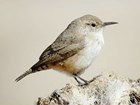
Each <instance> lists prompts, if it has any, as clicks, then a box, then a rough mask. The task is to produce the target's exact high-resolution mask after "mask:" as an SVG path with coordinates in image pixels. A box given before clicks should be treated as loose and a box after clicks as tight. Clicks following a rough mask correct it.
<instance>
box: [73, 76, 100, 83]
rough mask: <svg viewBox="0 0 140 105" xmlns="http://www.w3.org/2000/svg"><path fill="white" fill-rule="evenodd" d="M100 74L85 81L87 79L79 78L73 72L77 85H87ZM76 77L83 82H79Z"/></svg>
mask: <svg viewBox="0 0 140 105" xmlns="http://www.w3.org/2000/svg"><path fill="white" fill-rule="evenodd" d="M100 76H101V75H98V76H96V77H94V78H92V79H91V80H89V81H87V80H85V79H83V78H81V77H80V76H78V75H77V74H74V79H75V80H76V81H77V83H78V86H87V85H89V84H90V83H91V82H93V81H94V80H95V79H96V78H98V77H100ZM78 79H80V80H82V81H83V82H84V83H83V82H80V81H79V80H78Z"/></svg>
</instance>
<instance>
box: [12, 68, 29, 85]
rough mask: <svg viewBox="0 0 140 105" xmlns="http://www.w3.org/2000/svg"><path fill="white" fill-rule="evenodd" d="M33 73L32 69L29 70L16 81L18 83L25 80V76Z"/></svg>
mask: <svg viewBox="0 0 140 105" xmlns="http://www.w3.org/2000/svg"><path fill="white" fill-rule="evenodd" d="M31 73H32V69H29V70H28V71H26V72H25V73H24V74H22V75H21V76H19V77H18V78H17V79H16V80H15V81H16V82H18V81H20V80H21V79H23V78H24V77H25V76H27V75H29V74H31Z"/></svg>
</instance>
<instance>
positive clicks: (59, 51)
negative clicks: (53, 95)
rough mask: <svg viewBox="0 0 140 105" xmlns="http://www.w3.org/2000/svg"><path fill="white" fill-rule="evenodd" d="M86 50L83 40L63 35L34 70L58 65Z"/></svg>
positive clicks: (50, 47) (42, 55)
mask: <svg viewBox="0 0 140 105" xmlns="http://www.w3.org/2000/svg"><path fill="white" fill-rule="evenodd" d="M83 48H84V41H83V38H80V37H79V38H76V37H75V35H73V36H65V37H64V36H63V34H61V35H60V36H59V37H58V38H57V39H56V40H55V41H54V43H53V44H52V45H50V46H49V47H48V48H47V49H46V50H45V51H44V52H43V53H42V54H41V56H40V58H39V61H38V62H37V63H36V64H35V65H34V66H32V69H34V68H38V67H40V66H41V65H44V64H45V65H47V64H52V63H57V62H60V61H62V60H65V59H67V58H69V57H71V56H73V55H75V54H76V53H77V52H79V51H80V50H81V49H83Z"/></svg>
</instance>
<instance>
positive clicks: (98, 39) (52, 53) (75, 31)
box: [16, 15, 117, 84]
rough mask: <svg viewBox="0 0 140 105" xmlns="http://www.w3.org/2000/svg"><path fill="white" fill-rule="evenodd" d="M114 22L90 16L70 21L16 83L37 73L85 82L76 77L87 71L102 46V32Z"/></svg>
mask: <svg viewBox="0 0 140 105" xmlns="http://www.w3.org/2000/svg"><path fill="white" fill-rule="evenodd" d="M112 24H117V22H102V21H101V20H100V19H99V18H97V17H95V16H92V15H85V16H82V17H80V18H78V19H75V20H74V21H72V22H71V23H70V24H69V25H68V27H67V28H66V29H65V30H64V31H63V32H62V33H61V34H60V35H59V36H58V37H57V39H56V40H55V41H54V42H53V43H52V44H51V45H50V46H49V47H47V48H46V50H45V51H44V52H43V53H42V54H41V56H40V58H39V61H38V62H37V63H36V64H35V65H33V66H32V67H31V68H30V69H29V70H28V71H26V72H25V73H24V74H22V75H21V76H19V77H18V78H17V79H16V81H19V80H21V79H22V78H24V77H25V76H27V75H29V74H32V73H36V72H38V71H43V70H48V69H54V70H59V71H64V72H66V73H68V74H70V75H72V76H74V78H75V79H76V80H77V82H78V83H79V84H80V81H78V79H77V78H79V79H81V80H83V81H84V82H85V83H86V84H87V83H88V81H86V80H84V79H82V78H81V77H79V76H78V74H81V73H82V72H83V71H84V70H85V69H87V68H88V67H89V66H90V65H91V63H92V61H93V60H94V59H95V57H96V56H97V55H98V53H99V52H100V50H101V48H102V46H103V44H104V38H103V28H104V27H105V26H107V25H112Z"/></svg>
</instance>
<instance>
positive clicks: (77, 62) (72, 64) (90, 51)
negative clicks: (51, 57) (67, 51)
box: [64, 41, 102, 73]
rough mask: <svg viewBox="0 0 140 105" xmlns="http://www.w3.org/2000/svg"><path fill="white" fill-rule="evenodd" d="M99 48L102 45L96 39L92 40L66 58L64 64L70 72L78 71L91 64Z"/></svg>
mask: <svg viewBox="0 0 140 105" xmlns="http://www.w3.org/2000/svg"><path fill="white" fill-rule="evenodd" d="M101 48H102V45H101V44H100V43H98V41H97V42H94V43H92V44H91V45H90V46H87V47H86V48H84V49H83V50H81V51H79V52H78V53H77V54H76V55H74V56H72V57H70V58H68V59H67V60H66V61H65V63H64V66H65V67H66V69H67V70H68V71H69V72H71V73H80V72H82V71H83V70H85V69H86V68H88V67H89V66H90V65H91V63H92V62H93V60H94V58H95V57H96V56H97V55H98V53H99V52H100V50H101Z"/></svg>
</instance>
